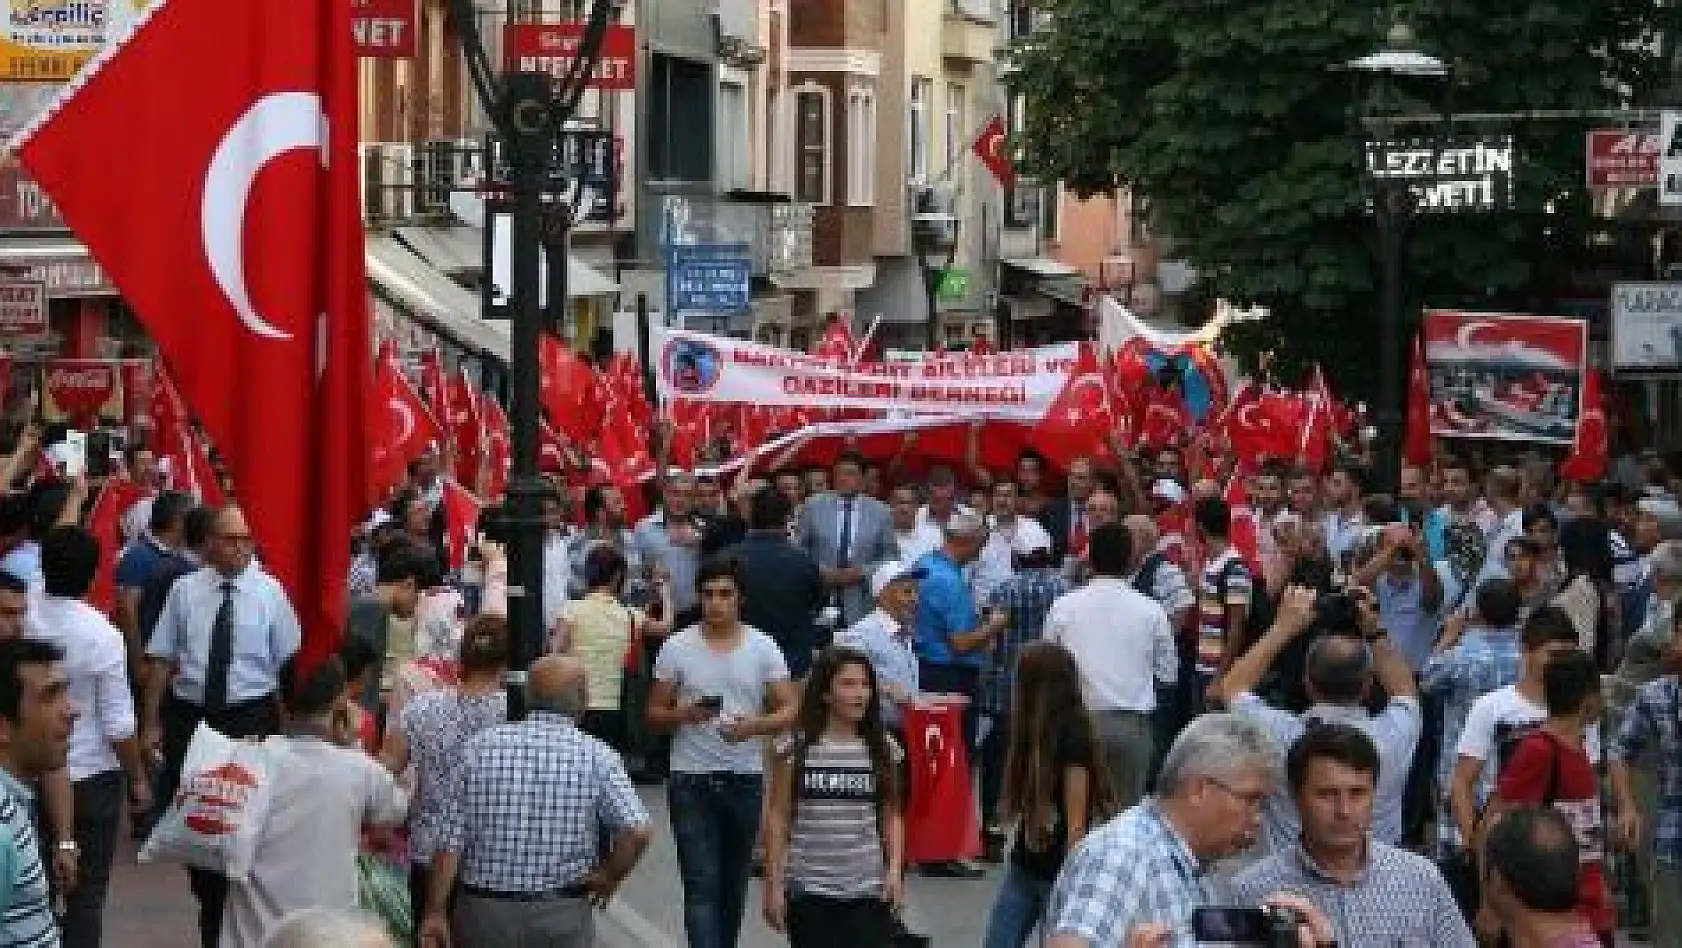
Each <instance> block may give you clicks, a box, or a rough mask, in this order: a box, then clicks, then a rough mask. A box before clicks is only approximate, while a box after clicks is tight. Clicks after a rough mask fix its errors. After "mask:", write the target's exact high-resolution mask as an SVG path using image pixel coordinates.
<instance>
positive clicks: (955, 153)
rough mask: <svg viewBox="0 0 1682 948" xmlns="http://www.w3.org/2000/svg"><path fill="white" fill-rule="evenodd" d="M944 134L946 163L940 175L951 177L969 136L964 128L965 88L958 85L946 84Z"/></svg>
mask: <svg viewBox="0 0 1682 948" xmlns="http://www.w3.org/2000/svg"><path fill="white" fill-rule="evenodd" d="M942 134H943V136H944V137H945V139H946V163H945V164H944V165H942V166H941V169H940V173H941V175H942V176H950V175H953V174H955V173H956V172H955V169H956V168H957V167H958V160H959V158H960V157H962V155H963V153H964V152H963V148H964V136H965V134H967V132H966V130H965V128H964V87H963V86H961V85H958V84H956V83H947V84H946V127H945V128H944V130H943V131H942Z"/></svg>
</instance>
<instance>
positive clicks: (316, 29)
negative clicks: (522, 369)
mask: <svg viewBox="0 0 1682 948" xmlns="http://www.w3.org/2000/svg"><path fill="white" fill-rule="evenodd" d="M351 38H352V37H351V10H350V4H347V3H344V2H341V0H285V2H281V0H246V2H240V3H227V2H225V0H159V2H157V3H155V4H154V5H153V6H151V7H150V8H149V9H148V10H147V12H145V13H143V14H142V15H141V17H140V20H139V21H138V23H137V24H136V26H135V28H134V30H133V31H132V32H131V33H129V34H128V35H127V36H126V37H124V38H122V39H120V40H118V41H117V42H116V43H115V44H114V45H112V46H110V47H108V48H107V49H106V50H105V51H104V52H103V53H101V54H100V56H99V57H97V58H96V59H95V60H94V61H93V62H92V63H91V64H89V65H88V66H87V67H86V68H85V69H83V71H82V73H81V74H80V75H79V76H78V77H77V80H76V81H75V82H73V83H71V84H69V85H67V86H65V88H64V91H63V92H62V94H61V97H60V98H59V100H58V101H57V102H56V103H54V104H53V105H52V106H50V107H49V108H48V109H47V110H46V111H45V112H43V113H42V116H41V118H40V119H39V120H38V121H37V123H36V124H34V125H31V126H30V127H28V128H26V129H25V130H24V131H23V132H21V133H20V134H19V136H18V137H17V139H16V140H15V141H13V142H12V143H11V150H12V151H14V152H15V153H16V154H17V155H18V157H19V159H20V160H21V161H22V163H23V165H24V167H25V168H27V169H28V171H29V174H30V176H31V177H32V178H34V179H35V180H36V181H37V182H39V183H40V185H41V186H42V188H43V189H45V191H46V192H47V193H48V194H49V195H51V196H52V198H53V200H54V201H55V203H56V204H57V205H58V208H59V210H60V212H61V213H62V216H63V218H64V220H65V222H66V224H67V225H68V226H69V229H70V230H72V231H74V232H75V234H76V236H77V237H78V238H79V239H80V240H81V241H82V242H83V243H84V244H86V245H87V247H88V249H89V251H91V253H92V255H93V257H94V259H96V260H98V261H99V263H100V266H101V267H102V268H103V269H104V270H105V271H106V272H107V273H108V274H110V276H111V278H112V281H113V282H114V283H116V285H117V286H118V287H119V288H120V289H121V290H122V293H123V297H124V299H125V300H126V301H127V302H128V303H129V305H130V306H132V307H133V309H134V311H135V312H136V313H137V314H138V315H139V318H140V320H141V322H142V323H143V324H144V325H145V327H146V329H147V331H148V333H149V334H150V335H151V337H152V338H153V339H154V340H156V342H157V344H158V346H159V348H160V349H161V350H162V352H163V354H164V356H165V358H166V359H167V360H168V362H169V365H170V367H171V368H172V369H173V370H174V372H175V377H176V381H177V382H178V383H179V385H180V389H181V394H182V395H183V396H184V397H185V399H186V402H187V404H188V405H190V406H192V409H193V412H194V414H196V415H197V416H198V418H199V420H200V421H201V422H202V423H203V424H204V427H205V430H206V431H208V432H209V434H210V437H211V439H212V440H213V441H214V442H215V444H216V446H217V448H218V450H219V451H220V452H221V454H222V457H223V458H224V459H225V460H226V462H227V465H228V469H229V471H230V473H231V474H232V477H233V480H234V483H235V484H236V485H238V488H239V494H240V498H241V500H242V502H243V503H244V508H245V513H246V516H247V518H248V520H249V522H250V526H251V529H252V532H253V533H254V534H255V536H256V537H257V539H258V541H259V542H260V543H261V544H262V547H263V550H264V566H265V567H266V568H267V569H268V570H270V571H271V572H272V573H274V574H275V576H276V577H277V578H278V579H279V580H280V581H281V583H282V584H283V585H284V586H285V588H286V590H287V591H288V592H289V593H290V594H291V597H292V601H293V604H294V606H295V607H296V608H297V610H298V613H299V617H300V619H301V620H302V624H303V630H304V653H305V656H304V657H305V660H306V662H308V661H313V660H314V659H315V658H318V657H320V656H322V655H324V654H326V653H327V652H328V651H330V650H331V649H332V648H334V647H336V642H337V639H338V635H339V630H340V628H341V625H342V622H341V620H342V618H343V614H344V609H345V602H346V598H345V580H346V576H347V572H348V568H349V562H350V545H349V544H348V543H347V542H346V539H345V538H346V537H347V536H349V534H350V532H351V530H352V529H354V527H355V526H356V524H357V522H358V521H359V520H360V519H361V515H362V510H361V509H360V508H361V505H362V503H363V502H364V500H365V499H366V498H367V496H368V491H367V486H366V481H367V473H368V471H367V468H368V459H369V458H368V456H369V452H368V450H367V446H366V444H365V443H364V442H363V431H362V428H363V425H364V424H365V423H366V421H367V410H366V404H365V403H366V400H367V398H368V397H369V392H370V389H371V387H372V382H373V371H372V369H373V367H372V364H371V360H370V358H369V356H370V354H371V353H372V351H373V347H372V345H371V340H370V324H369V314H368V285H367V277H366V274H365V272H364V269H363V254H364V252H365V248H364V241H363V232H362V220H361V215H362V202H361V199H360V192H361V163H360V162H359V161H358V158H357V140H358V135H357V117H358V101H357V85H358V79H357V76H358V73H357V69H358V61H357V59H356V56H355V52H354V50H353V49H352V46H351ZM114 158H115V160H116V161H117V162H118V164H119V166H120V169H119V168H114V166H113V159H114Z"/></svg>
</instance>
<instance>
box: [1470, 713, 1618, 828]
mask: <svg viewBox="0 0 1682 948" xmlns="http://www.w3.org/2000/svg"><path fill="white" fill-rule="evenodd" d="M1547 717H1548V709H1547V708H1545V707H1543V706H1542V705H1540V704H1537V703H1536V702H1534V701H1531V700H1530V699H1529V698H1526V697H1525V696H1524V695H1522V694H1520V693H1519V690H1518V686H1517V685H1508V686H1506V687H1505V688H1497V689H1496V690H1494V691H1491V692H1490V693H1489V694H1486V695H1484V696H1483V697H1481V698H1479V699H1478V700H1476V701H1474V702H1472V710H1470V711H1468V712H1467V713H1466V727H1465V728H1464V729H1463V730H1462V731H1461V732H1460V746H1459V748H1458V753H1459V755H1460V756H1461V757H1470V758H1472V759H1473V760H1481V761H1483V763H1484V767H1483V773H1482V774H1481V775H1480V776H1479V777H1478V805H1479V806H1483V805H1484V804H1485V803H1486V802H1488V800H1489V795H1490V793H1491V792H1493V791H1494V789H1495V780H1496V778H1497V777H1499V776H1500V774H1501V765H1502V764H1503V763H1505V761H1506V759H1507V758H1508V757H1510V756H1511V755H1512V753H1513V751H1514V750H1516V749H1517V747H1518V742H1519V740H1520V739H1521V738H1523V737H1524V736H1525V735H1526V734H1529V733H1530V732H1531V731H1534V730H1536V729H1537V728H1539V727H1541V726H1542V722H1543V721H1545V720H1546V719H1547ZM1583 747H1584V749H1585V750H1587V751H1588V755H1589V760H1592V761H1599V760H1600V727H1599V726H1598V725H1595V726H1591V727H1590V728H1589V729H1588V732H1587V733H1585V734H1584V735H1583Z"/></svg>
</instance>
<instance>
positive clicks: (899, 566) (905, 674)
mask: <svg viewBox="0 0 1682 948" xmlns="http://www.w3.org/2000/svg"><path fill="white" fill-rule="evenodd" d="M923 576H924V571H923V570H922V569H921V568H919V567H917V566H914V565H912V564H910V563H903V562H893V563H884V564H882V565H881V566H878V567H876V572H874V573H872V574H871V576H870V594H871V596H872V597H874V598H875V600H876V608H875V610H873V611H872V612H871V613H870V614H869V615H866V616H865V617H864V618H862V619H860V620H859V621H857V622H855V623H853V626H852V628H849V629H847V630H845V631H843V632H841V633H840V634H838V635H837V636H836V637H835V644H836V645H843V646H846V647H847V648H854V649H858V650H859V651H861V652H863V653H864V654H865V655H867V656H869V658H870V664H871V666H872V667H873V668H874V669H875V670H876V683H877V685H878V686H880V687H881V689H882V697H883V699H884V700H883V702H882V718H883V720H884V722H886V723H887V725H888V727H890V728H892V729H894V730H895V731H898V730H899V729H900V722H901V720H902V717H903V715H902V713H901V711H900V706H901V705H902V704H904V703H906V702H908V701H910V700H911V699H913V698H915V697H916V696H917V685H918V677H917V652H916V637H915V635H914V633H913V623H915V622H916V619H917V583H918V582H919V581H920V580H921V579H922V578H923Z"/></svg>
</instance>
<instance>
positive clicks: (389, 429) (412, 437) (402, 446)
mask: <svg viewBox="0 0 1682 948" xmlns="http://www.w3.org/2000/svg"><path fill="white" fill-rule="evenodd" d="M374 391H375V395H374V400H373V403H372V406H371V409H372V420H371V423H370V424H369V426H368V435H369V439H370V441H371V442H372V444H371V448H372V450H373V484H372V486H373V488H374V491H375V493H374V494H373V495H372V496H371V498H370V499H373V498H377V497H379V496H383V495H384V494H385V492H386V491H389V490H391V489H392V488H393V487H396V486H397V485H398V484H400V483H402V482H403V479H404V478H405V477H406V476H407V475H408V467H409V462H411V461H413V460H414V459H415V458H418V457H420V456H421V454H422V453H423V452H425V451H426V447H427V445H429V444H431V443H432V442H434V441H437V440H438V438H439V432H440V430H441V429H440V428H439V426H438V419H436V418H434V417H432V412H431V410H430V409H428V408H427V407H426V404H425V403H424V402H422V401H421V397H420V393H418V392H416V391H415V387H414V386H413V385H411V384H410V383H409V379H408V377H407V376H405V375H404V374H403V367H402V366H401V365H400V364H399V363H398V360H397V349H396V347H395V346H392V345H391V344H390V343H387V344H386V345H384V346H381V347H380V359H379V365H378V366H377V367H376V368H375V370H374Z"/></svg>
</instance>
